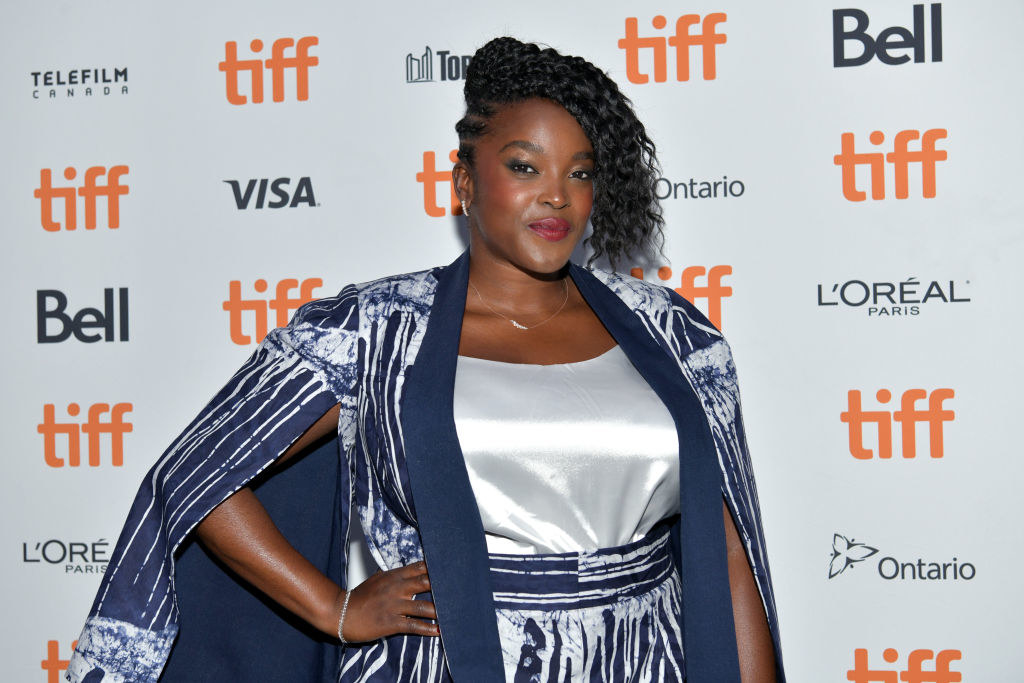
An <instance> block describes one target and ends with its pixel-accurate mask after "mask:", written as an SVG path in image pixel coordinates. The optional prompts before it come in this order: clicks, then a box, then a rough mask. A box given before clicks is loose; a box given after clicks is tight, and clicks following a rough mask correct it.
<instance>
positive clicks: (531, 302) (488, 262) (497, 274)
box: [467, 250, 569, 315]
mask: <svg viewBox="0 0 1024 683" xmlns="http://www.w3.org/2000/svg"><path fill="white" fill-rule="evenodd" d="M567 277H569V264H568V263H566V264H565V266H563V267H562V268H560V269H559V270H557V271H555V272H553V273H534V272H530V271H526V270H523V269H520V268H517V267H516V266H514V265H512V264H510V263H507V262H502V261H496V260H493V259H490V258H488V257H487V256H482V255H480V256H478V254H477V253H475V252H474V251H472V250H471V251H470V261H469V281H470V282H472V283H473V285H474V286H475V287H476V288H477V290H478V291H479V292H480V294H481V295H483V297H484V298H485V299H486V300H487V303H488V304H490V305H491V306H492V307H494V308H495V309H497V310H499V311H503V312H510V313H515V314H518V315H523V314H530V313H544V312H549V311H550V310H551V308H552V307H553V306H554V305H557V304H558V303H560V302H561V301H562V298H563V296H564V295H565V292H566V289H565V288H566V286H567V284H568V283H567V282H565V281H564V280H565V279H566V278H567ZM469 301H471V300H470V299H467V302H469Z"/></svg>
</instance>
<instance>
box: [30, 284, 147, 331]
mask: <svg viewBox="0 0 1024 683" xmlns="http://www.w3.org/2000/svg"><path fill="white" fill-rule="evenodd" d="M51 304H52V308H51ZM67 307H68V297H67V295H66V294H65V293H64V292H62V291H60V290H59V289H40V290H37V291H36V341H37V342H39V343H40V344H56V343H59V342H62V341H64V340H66V339H68V338H69V337H70V336H71V335H72V334H73V335H75V339H77V340H78V341H80V342H85V343H86V344H92V343H93V342H98V341H99V340H100V339H103V341H107V342H112V341H123V342H126V341H128V288H127V287H119V288H118V290H117V306H115V305H114V288H113V287H107V288H106V289H104V290H103V310H102V311H101V310H100V309H98V308H83V309H82V310H80V311H78V312H77V313H75V315H74V317H71V316H69V315H68V314H67V313H65V312H64V311H66V310H67ZM51 320H53V321H56V323H57V325H59V328H58V329H57V330H56V331H55V332H54V333H53V334H51V333H50V330H49V321H51ZM90 329H97V330H98V329H102V330H103V335H102V337H101V336H100V334H99V333H96V334H90V333H88V332H87V331H86V330H90ZM115 334H116V335H117V338H116V339H115Z"/></svg>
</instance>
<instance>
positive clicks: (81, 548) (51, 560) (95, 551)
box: [21, 538, 111, 574]
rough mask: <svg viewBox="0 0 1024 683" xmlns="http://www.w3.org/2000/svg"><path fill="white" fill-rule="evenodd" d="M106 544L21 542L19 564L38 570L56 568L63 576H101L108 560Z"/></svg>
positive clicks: (56, 540) (53, 540)
mask: <svg viewBox="0 0 1024 683" xmlns="http://www.w3.org/2000/svg"><path fill="white" fill-rule="evenodd" d="M110 545H111V544H110V542H109V541H108V540H107V539H105V538H101V539H98V540H95V541H70V540H68V539H66V538H48V539H46V540H44V541H22V543H21V562H22V564H26V565H35V566H39V567H47V566H48V567H60V568H61V570H62V571H63V572H64V573H65V574H102V573H103V572H105V571H106V570H107V562H109V561H110Z"/></svg>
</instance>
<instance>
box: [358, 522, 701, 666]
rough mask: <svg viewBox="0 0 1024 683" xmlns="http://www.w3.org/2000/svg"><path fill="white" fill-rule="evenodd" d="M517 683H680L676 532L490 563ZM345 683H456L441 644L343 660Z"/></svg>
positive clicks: (409, 639)
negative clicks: (609, 545) (672, 548)
mask: <svg viewBox="0 0 1024 683" xmlns="http://www.w3.org/2000/svg"><path fill="white" fill-rule="evenodd" d="M490 566H491V581H492V584H493V586H494V600H495V606H496V607H497V618H498V633H499V635H500V637H501V647H502V654H503V657H504V662H505V678H506V680H507V681H509V682H510V683H512V682H514V683H575V682H577V681H587V682H601V683H605V682H607V683H612V682H615V683H625V682H627V681H628V682H631V683H633V682H636V683H640V682H646V681H651V682H652V683H653V682H655V681H657V682H659V683H660V682H663V681H665V682H671V681H676V682H678V683H682V681H683V679H684V676H685V672H684V667H683V651H682V633H681V631H680V610H681V587H680V583H679V572H678V571H677V570H676V568H675V565H674V562H673V560H672V554H671V551H670V547H669V534H668V528H667V527H666V526H664V525H662V526H659V527H658V528H656V529H655V531H653V532H652V533H651V534H649V535H648V536H647V537H645V538H644V539H642V540H640V541H636V542H634V543H629V544H627V545H623V546H618V547H615V548H602V549H600V550H596V551H591V552H582V553H559V554H542V555H499V554H491V555H490ZM338 680H339V681H340V682H341V683H378V682H379V683H384V682H385V681H387V682H388V683H395V682H396V681H397V682H400V683H406V682H416V683H419V682H424V683H426V682H428V681H430V682H438V683H450V681H451V677H450V676H449V674H448V669H447V666H445V662H444V652H443V649H442V645H441V642H440V640H439V639H437V638H422V637H418V636H392V637H390V638H384V639H382V640H379V641H376V642H374V643H369V644H367V645H364V646H361V647H349V648H347V649H346V650H345V654H344V657H343V661H342V667H341V672H340V677H339V679H338Z"/></svg>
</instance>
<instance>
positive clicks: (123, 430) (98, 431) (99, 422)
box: [36, 403, 133, 467]
mask: <svg viewBox="0 0 1024 683" xmlns="http://www.w3.org/2000/svg"><path fill="white" fill-rule="evenodd" d="M131 411H132V404H131V403H115V404H114V407H113V408H111V407H110V404H109V403H94V404H92V405H91V406H89V409H88V411H86V415H87V418H86V421H85V422H83V423H81V424H79V423H78V422H77V421H75V420H72V421H69V422H57V415H56V407H55V406H54V404H52V403H45V404H43V421H42V422H41V423H40V424H38V425H36V431H37V432H39V433H40V434H42V435H43V460H45V461H46V464H47V465H49V466H50V467H64V465H65V464H67V465H68V466H69V467H80V466H81V464H82V453H81V440H80V435H81V434H85V435H86V448H87V450H88V458H89V467H99V466H100V436H101V435H103V434H109V435H110V464H111V465H113V466H114V467H121V466H123V465H124V435H125V434H127V433H128V432H130V431H132V429H133V428H132V424H131V423H130V422H126V421H125V419H124V416H125V415H126V414H127V413H130V412H131ZM80 412H81V408H80V407H79V405H78V404H77V403H69V404H68V415H69V416H70V417H78V414H79V413H80ZM107 414H109V415H110V419H109V420H107V421H104V420H103V416H104V415H107ZM58 435H62V436H65V437H67V450H66V451H65V450H63V449H62V450H61V453H60V455H58V454H57V436H58Z"/></svg>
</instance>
